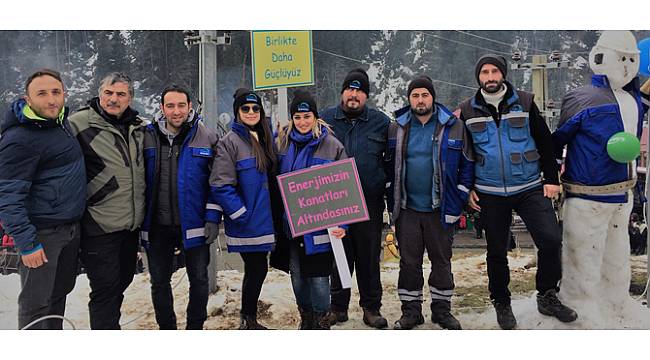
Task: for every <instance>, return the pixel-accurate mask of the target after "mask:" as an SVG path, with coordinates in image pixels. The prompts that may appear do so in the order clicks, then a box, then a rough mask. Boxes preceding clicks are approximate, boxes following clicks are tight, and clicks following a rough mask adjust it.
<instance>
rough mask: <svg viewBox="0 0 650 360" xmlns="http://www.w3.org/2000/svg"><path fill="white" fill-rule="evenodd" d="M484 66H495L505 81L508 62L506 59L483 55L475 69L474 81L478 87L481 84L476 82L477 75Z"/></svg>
mask: <svg viewBox="0 0 650 360" xmlns="http://www.w3.org/2000/svg"><path fill="white" fill-rule="evenodd" d="M485 64H492V65H494V66H496V67H497V68H498V69H499V71H501V74H503V79H505V78H506V75H508V62H507V61H506V58H504V57H503V56H501V55H494V54H487V55H483V56H481V58H480V59H478V61H477V62H476V69H475V75H476V81H478V82H479V85H480V83H481V82H480V81H479V80H478V75H479V74H480V73H481V68H482V67H483V65H485Z"/></svg>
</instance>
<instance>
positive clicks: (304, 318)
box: [298, 306, 329, 330]
mask: <svg viewBox="0 0 650 360" xmlns="http://www.w3.org/2000/svg"><path fill="white" fill-rule="evenodd" d="M298 311H299V312H300V328H299V329H298V330H311V329H313V328H314V313H313V312H311V311H308V310H305V309H304V308H302V307H300V306H298ZM328 320H329V319H328Z"/></svg>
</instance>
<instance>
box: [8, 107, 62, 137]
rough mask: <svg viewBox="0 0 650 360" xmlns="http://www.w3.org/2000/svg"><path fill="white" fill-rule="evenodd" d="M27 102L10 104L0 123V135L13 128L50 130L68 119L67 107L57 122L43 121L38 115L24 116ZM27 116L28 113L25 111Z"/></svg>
mask: <svg viewBox="0 0 650 360" xmlns="http://www.w3.org/2000/svg"><path fill="white" fill-rule="evenodd" d="M27 106H28V105H27V102H26V101H25V99H18V100H16V101H14V102H13V103H11V107H10V109H9V111H8V112H7V116H6V117H5V119H4V120H3V121H2V123H0V133H3V132H5V131H6V130H7V129H9V128H11V127H13V126H33V127H38V128H51V127H56V126H59V124H60V123H61V124H62V123H63V122H64V121H65V119H66V118H67V117H68V113H69V109H68V108H67V107H64V108H63V114H62V115H61V117H60V118H59V119H57V120H52V119H44V118H41V117H38V115H36V114H33V116H34V117H30V116H28V115H26V114H25V111H24V110H25V107H27ZM27 113H28V114H29V113H30V112H29V111H27ZM31 113H33V112H31Z"/></svg>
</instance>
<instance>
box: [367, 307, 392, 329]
mask: <svg viewBox="0 0 650 360" xmlns="http://www.w3.org/2000/svg"><path fill="white" fill-rule="evenodd" d="M363 323H364V324H366V325H368V326H371V327H374V328H375V329H384V328H387V327H388V321H387V320H386V318H385V317H383V316H381V313H380V312H379V310H369V309H363Z"/></svg>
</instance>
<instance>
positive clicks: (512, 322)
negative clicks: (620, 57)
mask: <svg viewBox="0 0 650 360" xmlns="http://www.w3.org/2000/svg"><path fill="white" fill-rule="evenodd" d="M493 304H494V309H495V310H496V312H497V322H498V323H499V326H500V327H501V328H502V329H503V330H512V329H514V328H515V327H516V326H517V319H515V314H513V313H512V307H511V306H510V302H497V301H493Z"/></svg>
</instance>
